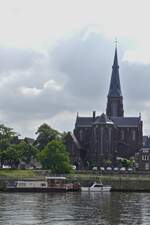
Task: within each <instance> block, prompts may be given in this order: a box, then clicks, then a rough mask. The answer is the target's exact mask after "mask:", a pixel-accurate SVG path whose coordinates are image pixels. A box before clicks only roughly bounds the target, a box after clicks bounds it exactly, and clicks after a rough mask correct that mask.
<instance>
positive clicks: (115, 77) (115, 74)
mask: <svg viewBox="0 0 150 225" xmlns="http://www.w3.org/2000/svg"><path fill="white" fill-rule="evenodd" d="M108 96H109V97H120V96H122V93H121V85H120V78H119V66H118V56H117V47H116V49H115V56H114V63H113V66H112V74H111V81H110V87H109V92H108Z"/></svg>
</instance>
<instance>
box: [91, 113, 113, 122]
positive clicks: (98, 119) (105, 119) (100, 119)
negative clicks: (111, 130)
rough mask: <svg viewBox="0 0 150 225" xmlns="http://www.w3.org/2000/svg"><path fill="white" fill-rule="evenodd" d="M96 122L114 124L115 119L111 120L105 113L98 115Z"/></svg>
mask: <svg viewBox="0 0 150 225" xmlns="http://www.w3.org/2000/svg"><path fill="white" fill-rule="evenodd" d="M94 124H113V121H111V120H110V119H109V118H108V116H107V115H106V114H104V113H103V114H102V115H101V116H98V117H97V119H96V120H95V121H94Z"/></svg>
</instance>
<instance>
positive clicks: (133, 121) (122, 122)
mask: <svg viewBox="0 0 150 225" xmlns="http://www.w3.org/2000/svg"><path fill="white" fill-rule="evenodd" d="M111 120H112V121H113V122H114V123H115V124H116V125H117V126H118V127H138V126H139V122H140V121H141V119H140V117H111Z"/></svg>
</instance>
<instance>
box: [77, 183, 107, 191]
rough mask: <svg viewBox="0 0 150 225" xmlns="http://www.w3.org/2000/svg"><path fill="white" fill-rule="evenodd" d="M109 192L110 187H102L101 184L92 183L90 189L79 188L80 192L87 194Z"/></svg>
mask: <svg viewBox="0 0 150 225" xmlns="http://www.w3.org/2000/svg"><path fill="white" fill-rule="evenodd" d="M110 190H111V186H110V185H103V184H102V182H100V183H97V182H94V183H93V184H92V186H91V187H81V191H89V192H109V191H110Z"/></svg>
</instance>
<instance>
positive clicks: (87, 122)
mask: <svg viewBox="0 0 150 225" xmlns="http://www.w3.org/2000/svg"><path fill="white" fill-rule="evenodd" d="M140 121H141V119H140V117H111V118H110V119H109V118H108V117H107V116H106V115H105V114H102V115H101V116H97V117H96V118H95V119H93V117H77V120H76V125H75V126H76V127H92V125H93V124H102V123H103V124H104V123H109V124H113V123H114V124H116V125H117V127H138V126H139V122H140Z"/></svg>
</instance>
